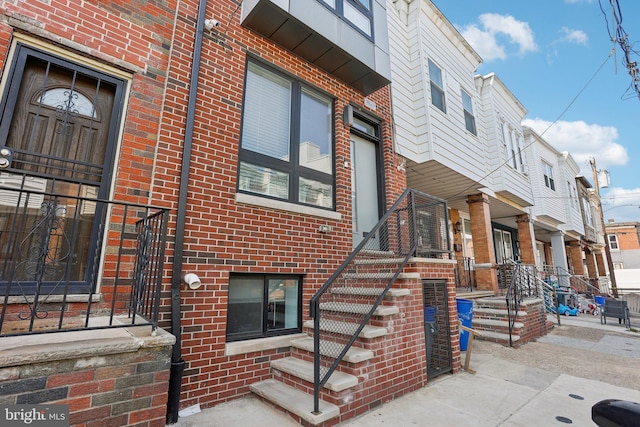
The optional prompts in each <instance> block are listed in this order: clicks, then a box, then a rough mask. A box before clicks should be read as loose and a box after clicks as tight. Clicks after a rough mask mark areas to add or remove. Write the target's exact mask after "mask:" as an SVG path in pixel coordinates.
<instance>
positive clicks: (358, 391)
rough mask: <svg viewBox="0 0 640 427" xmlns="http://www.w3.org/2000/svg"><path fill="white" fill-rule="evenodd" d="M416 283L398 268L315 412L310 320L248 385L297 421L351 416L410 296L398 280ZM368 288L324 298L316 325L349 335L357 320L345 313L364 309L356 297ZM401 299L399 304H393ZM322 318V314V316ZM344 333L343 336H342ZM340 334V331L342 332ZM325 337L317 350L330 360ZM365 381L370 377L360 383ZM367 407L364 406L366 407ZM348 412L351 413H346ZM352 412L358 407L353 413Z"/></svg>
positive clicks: (329, 420) (323, 421)
mask: <svg viewBox="0 0 640 427" xmlns="http://www.w3.org/2000/svg"><path fill="white" fill-rule="evenodd" d="M406 283H413V286H414V287H415V286H416V284H419V283H420V276H419V275H417V274H416V273H402V274H401V275H400V277H399V278H398V280H397V281H396V283H395V284H394V287H393V288H392V289H390V290H389V292H388V293H387V295H386V296H385V299H384V300H383V302H382V305H380V306H379V307H378V308H377V309H376V311H375V312H374V316H373V317H372V318H371V320H370V321H369V324H368V325H366V326H365V327H364V329H363V330H362V331H361V332H360V334H359V336H358V338H357V339H356V341H355V343H354V345H353V346H352V347H351V348H350V349H349V350H348V352H347V354H346V356H345V357H344V358H343V360H342V361H341V363H340V365H339V366H338V369H337V370H336V371H335V372H334V373H333V374H332V375H331V377H330V378H329V379H328V381H327V382H326V383H325V384H324V387H323V390H322V392H321V401H320V411H319V412H318V413H313V412H312V411H313V407H314V405H313V381H314V380H313V378H314V377H313V356H314V355H313V351H314V348H313V337H312V336H313V320H309V321H306V322H305V323H304V325H303V326H304V330H305V331H306V332H307V333H308V335H309V336H308V337H305V338H301V339H297V340H294V341H292V349H291V355H290V356H289V357H284V358H280V359H276V360H273V361H272V362H271V364H270V368H271V372H272V378H270V379H268V380H265V381H261V382H258V383H254V384H252V385H251V386H250V390H251V391H252V392H253V393H254V394H256V395H258V396H260V397H261V398H262V399H264V400H267V401H269V402H271V403H273V404H274V405H276V406H278V407H280V408H281V409H283V410H284V411H286V412H287V413H289V414H290V415H291V416H293V417H294V418H295V419H296V420H297V421H299V422H301V423H304V424H308V425H314V426H315V425H327V426H328V425H334V424H336V423H337V422H338V421H339V420H340V419H346V418H350V417H352V416H355V415H357V413H361V412H364V410H362V409H358V408H357V407H356V406H354V405H352V404H351V402H354V400H357V399H360V400H365V399H367V397H366V395H367V393H369V391H366V390H365V389H366V388H371V381H370V380H372V377H373V376H375V375H377V371H378V370H379V369H380V368H381V366H384V363H381V362H383V361H384V358H385V348H387V347H389V346H392V345H394V343H392V342H389V340H392V339H394V337H396V335H394V334H391V336H390V334H389V332H390V330H391V329H392V328H393V326H392V325H393V322H394V321H395V320H397V318H398V316H400V315H401V311H402V308H401V306H402V305H405V304H403V303H402V301H403V299H405V298H407V297H409V296H410V294H411V291H410V290H409V289H407V288H404V287H403V284H406ZM373 292H379V291H377V290H375V289H372V288H366V287H360V288H342V289H340V288H337V289H334V291H333V293H337V294H341V298H347V299H348V300H349V301H352V302H350V303H349V304H344V303H341V304H333V303H324V304H321V305H320V310H321V311H323V312H324V313H326V314H327V315H326V316H324V317H326V318H328V319H327V320H322V321H321V323H320V329H321V330H323V331H327V332H331V335H332V336H334V337H335V336H336V335H337V336H338V338H337V339H339V340H348V339H349V338H350V337H351V335H348V333H349V332H355V331H356V329H357V327H358V325H357V324H356V323H350V322H349V320H350V316H352V315H353V314H354V313H363V312H364V313H367V312H368V310H369V308H368V307H367V305H366V304H360V303H359V299H360V298H370V297H371V295H372V293H373ZM398 303H400V304H398ZM322 318H323V317H321V319H322ZM342 334H344V335H342ZM341 335H342V336H341ZM328 344H329V343H327V342H323V341H321V342H320V353H321V355H322V357H324V358H333V359H335V358H336V357H337V356H338V354H334V353H333V352H332V350H330V348H331V346H330V345H328ZM365 381H369V382H368V383H367V384H364V382H365ZM365 410H366V408H365ZM349 411H352V412H353V413H348V412H349ZM356 411H357V412H356Z"/></svg>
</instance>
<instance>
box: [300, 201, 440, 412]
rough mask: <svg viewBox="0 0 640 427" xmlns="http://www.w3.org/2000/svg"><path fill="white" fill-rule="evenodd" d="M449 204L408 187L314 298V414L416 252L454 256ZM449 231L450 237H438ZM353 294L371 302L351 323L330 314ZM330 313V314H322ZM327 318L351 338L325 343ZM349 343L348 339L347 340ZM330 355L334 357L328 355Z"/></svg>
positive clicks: (364, 305)
mask: <svg viewBox="0 0 640 427" xmlns="http://www.w3.org/2000/svg"><path fill="white" fill-rule="evenodd" d="M443 227H448V213H447V207H446V202H445V201H444V200H442V199H438V198H435V197H433V196H429V195H426V194H423V193H420V192H417V191H415V190H412V189H407V190H405V191H404V192H403V193H402V195H400V197H399V198H398V200H396V202H395V203H394V204H393V206H391V208H390V209H389V210H388V211H387V212H386V213H385V214H384V215H383V216H382V218H381V219H380V221H379V222H378V223H377V224H376V225H375V226H374V227H373V229H372V230H371V231H370V232H369V233H367V234H366V235H365V237H364V239H363V241H362V242H360V244H358V245H357V247H356V248H355V249H354V251H353V252H352V253H351V254H350V255H349V256H348V257H347V259H346V260H345V261H344V262H343V263H342V264H341V265H340V266H339V267H338V269H337V270H336V271H335V272H334V273H333V274H332V275H331V277H330V278H329V279H328V280H327V282H325V284H324V285H323V286H322V287H321V288H320V289H319V290H318V292H317V293H316V294H315V295H314V296H313V297H312V298H311V300H310V302H309V312H310V315H311V317H312V318H313V340H314V408H313V412H314V413H319V411H320V409H319V402H320V390H321V388H322V387H323V386H324V384H326V382H327V381H328V380H329V377H330V376H331V374H333V372H334V371H335V370H336V369H337V367H338V365H339V364H340V362H341V361H342V359H343V358H344V356H345V355H346V354H347V352H348V351H349V349H350V348H351V346H352V345H353V343H354V342H355V341H356V340H357V338H358V336H359V335H360V333H361V332H362V330H363V329H364V328H365V326H366V325H367V323H368V322H369V320H370V319H371V317H372V316H373V315H374V312H375V310H376V308H377V307H378V306H379V305H380V303H381V302H382V300H383V299H384V297H385V296H386V294H387V292H388V291H389V289H390V288H391V286H392V285H393V284H394V283H395V281H396V280H397V279H398V277H399V276H400V274H401V273H402V271H403V269H404V267H405V266H406V265H407V263H408V262H409V260H410V258H411V257H413V256H415V255H416V253H420V254H428V255H429V256H431V257H443V256H450V253H451V252H450V242H449V239H448V235H449V233H448V232H445V231H448V230H445V229H443ZM444 235H446V236H447V238H446V239H441V238H440V236H444ZM349 292H352V293H353V294H354V295H355V294H357V295H358V297H359V298H361V299H363V300H364V301H368V304H358V305H357V306H358V309H357V310H356V311H358V313H353V312H351V313H349V315H350V316H351V317H350V320H352V322H344V321H343V320H344V319H343V318H342V316H336V315H333V314H332V313H334V312H338V311H340V308H337V307H342V308H346V307H348V306H349V305H350V304H349V303H347V302H346V301H345V293H347V294H348V293H349ZM325 312H326V313H327V314H326V315H325V314H324V313H325ZM323 317H326V320H323ZM323 322H325V324H328V322H334V323H333V325H334V327H335V328H337V329H339V330H338V331H335V335H339V336H343V337H344V336H345V335H346V336H349V338H348V339H347V340H340V339H337V340H335V341H328V340H325V341H322V340H321V335H322V334H323V333H324V334H325V335H328V336H327V338H330V337H331V334H332V332H331V331H324V332H323V329H322V326H323ZM344 341H346V342H344ZM326 354H330V356H326Z"/></svg>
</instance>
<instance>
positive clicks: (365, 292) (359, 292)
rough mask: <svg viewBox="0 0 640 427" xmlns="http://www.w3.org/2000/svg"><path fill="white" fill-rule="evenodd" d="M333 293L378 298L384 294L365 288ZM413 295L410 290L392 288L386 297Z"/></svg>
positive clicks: (346, 288) (348, 288)
mask: <svg viewBox="0 0 640 427" xmlns="http://www.w3.org/2000/svg"><path fill="white" fill-rule="evenodd" d="M331 293H333V294H338V295H353V296H367V297H371V296H374V297H375V296H378V295H380V294H381V293H382V289H380V288H364V287H351V286H350V287H339V288H333V289H331ZM408 295H411V291H409V289H398V288H391V289H389V292H387V295H385V297H391V298H398V297H406V296H408Z"/></svg>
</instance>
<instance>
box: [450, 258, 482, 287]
mask: <svg viewBox="0 0 640 427" xmlns="http://www.w3.org/2000/svg"><path fill="white" fill-rule="evenodd" d="M456 261H457V262H456V267H455V272H454V273H455V280H456V288H457V289H458V290H463V289H464V290H467V291H473V288H477V287H478V285H477V283H476V271H475V260H474V258H471V257H463V258H460V259H458V260H456Z"/></svg>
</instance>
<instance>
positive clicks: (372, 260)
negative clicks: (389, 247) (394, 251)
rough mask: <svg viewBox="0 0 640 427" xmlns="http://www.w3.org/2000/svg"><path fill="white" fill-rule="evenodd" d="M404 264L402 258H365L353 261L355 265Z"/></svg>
mask: <svg viewBox="0 0 640 427" xmlns="http://www.w3.org/2000/svg"><path fill="white" fill-rule="evenodd" d="M403 262H404V258H393V257H381V258H366V259H356V260H354V264H355V265H377V264H383V265H386V264H401V263H403Z"/></svg>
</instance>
